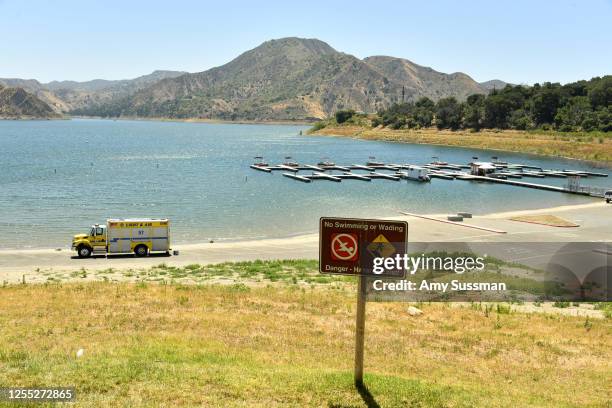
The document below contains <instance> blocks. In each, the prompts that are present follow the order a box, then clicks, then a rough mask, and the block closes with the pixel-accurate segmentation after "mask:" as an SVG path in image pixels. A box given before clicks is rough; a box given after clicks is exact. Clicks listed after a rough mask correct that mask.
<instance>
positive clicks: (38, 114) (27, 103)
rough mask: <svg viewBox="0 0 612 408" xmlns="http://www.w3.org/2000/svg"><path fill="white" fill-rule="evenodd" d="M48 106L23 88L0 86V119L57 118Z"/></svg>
mask: <svg viewBox="0 0 612 408" xmlns="http://www.w3.org/2000/svg"><path fill="white" fill-rule="evenodd" d="M59 117H60V115H58V114H57V113H56V112H55V111H54V110H53V109H52V108H51V107H50V106H49V105H47V104H46V103H45V102H43V101H41V100H40V99H39V98H37V97H36V96H35V95H33V94H31V93H29V92H27V91H26V90H24V89H23V88H5V87H3V86H2V85H0V118H10V119H13V118H37V119H43V118H44V119H51V118H59Z"/></svg>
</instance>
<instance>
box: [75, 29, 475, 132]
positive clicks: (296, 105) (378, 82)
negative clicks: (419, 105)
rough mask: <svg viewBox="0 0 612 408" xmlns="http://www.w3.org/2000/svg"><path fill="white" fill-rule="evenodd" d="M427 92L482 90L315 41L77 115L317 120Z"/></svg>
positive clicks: (278, 45)
mask: <svg viewBox="0 0 612 408" xmlns="http://www.w3.org/2000/svg"><path fill="white" fill-rule="evenodd" d="M402 92H403V93H404V100H406V101H409V100H416V99H418V98H419V97H421V96H428V97H430V98H432V99H434V100H437V99H440V98H442V97H446V96H455V97H457V98H458V99H465V98H466V97H467V96H468V95H470V94H472V93H486V92H487V91H486V89H485V88H483V87H481V86H480V85H479V84H478V83H477V82H476V81H474V80H473V79H471V78H470V77H469V76H467V75H465V74H462V73H455V74H450V75H447V74H443V73H440V72H437V71H434V70H433V69H431V68H426V67H421V66H419V65H416V64H414V63H412V62H410V61H408V60H403V59H399V58H392V57H370V58H366V59H364V60H360V59H358V58H356V57H354V56H352V55H349V54H344V53H341V52H338V51H336V50H335V49H333V48H332V47H331V46H329V45H328V44H326V43H325V42H323V41H320V40H316V39H302V38H294V37H291V38H283V39H279V40H271V41H267V42H265V43H263V44H261V45H260V46H258V47H256V48H254V49H252V50H250V51H247V52H245V53H243V54H241V55H240V56H238V57H237V58H235V59H234V60H232V61H230V62H229V63H227V64H225V65H222V66H220V67H216V68H212V69H210V70H207V71H203V72H198V73H193V74H185V75H181V76H180V77H176V78H167V79H163V80H161V81H159V82H157V83H155V84H153V85H150V86H148V87H146V88H143V89H141V90H139V91H137V92H135V93H134V94H132V95H129V96H127V97H125V98H122V99H121V100H113V101H111V103H106V104H102V105H92V106H90V107H88V108H84V109H79V110H76V111H74V113H75V114H84V115H99V116H111V117H121V116H139V117H170V118H203V119H226V120H309V119H310V120H315V119H319V118H324V117H327V116H329V115H331V114H333V113H334V112H335V111H337V110H339V109H346V108H352V109H355V110H358V111H365V112H374V111H377V110H378V109H381V108H384V107H386V106H388V105H390V104H392V103H394V102H399V101H401V98H402Z"/></svg>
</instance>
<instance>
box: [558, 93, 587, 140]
mask: <svg viewBox="0 0 612 408" xmlns="http://www.w3.org/2000/svg"><path fill="white" fill-rule="evenodd" d="M591 112H592V110H591V104H590V102H589V98H587V97H586V96H576V97H574V98H571V99H570V100H569V101H568V103H567V104H565V105H564V106H562V107H561V108H559V109H558V110H557V114H556V115H555V126H556V127H557V129H559V130H561V131H562V132H571V131H576V130H580V129H581V127H582V122H583V121H584V120H585V119H586V118H587V115H588V114H589V113H591ZM587 124H588V121H587Z"/></svg>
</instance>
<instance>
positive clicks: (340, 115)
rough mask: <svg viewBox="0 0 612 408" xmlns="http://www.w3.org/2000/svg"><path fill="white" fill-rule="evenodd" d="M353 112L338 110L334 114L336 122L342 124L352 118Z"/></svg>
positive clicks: (350, 110)
mask: <svg viewBox="0 0 612 408" xmlns="http://www.w3.org/2000/svg"><path fill="white" fill-rule="evenodd" d="M354 114H355V111H354V110H352V109H347V110H340V111H338V112H336V122H337V123H338V124H342V123H344V122H346V121H347V120H349V119H350V118H352V117H353V115H354Z"/></svg>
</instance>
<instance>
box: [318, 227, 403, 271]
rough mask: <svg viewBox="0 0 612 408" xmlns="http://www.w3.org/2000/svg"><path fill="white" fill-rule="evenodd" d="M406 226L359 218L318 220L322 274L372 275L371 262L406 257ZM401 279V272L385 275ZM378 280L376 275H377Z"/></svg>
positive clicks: (372, 263)
mask: <svg viewBox="0 0 612 408" xmlns="http://www.w3.org/2000/svg"><path fill="white" fill-rule="evenodd" d="M407 241H408V223H406V222H404V221H387V220H367V219H359V218H325V217H324V218H321V220H320V225H319V266H320V271H321V272H322V273H331V274H346V275H374V273H373V272H372V270H373V265H374V258H388V257H395V256H397V255H399V256H402V257H403V256H404V254H406V249H407ZM385 275H386V276H393V277H397V276H402V277H403V276H404V270H397V271H386V272H385ZM377 276H380V275H377Z"/></svg>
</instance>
